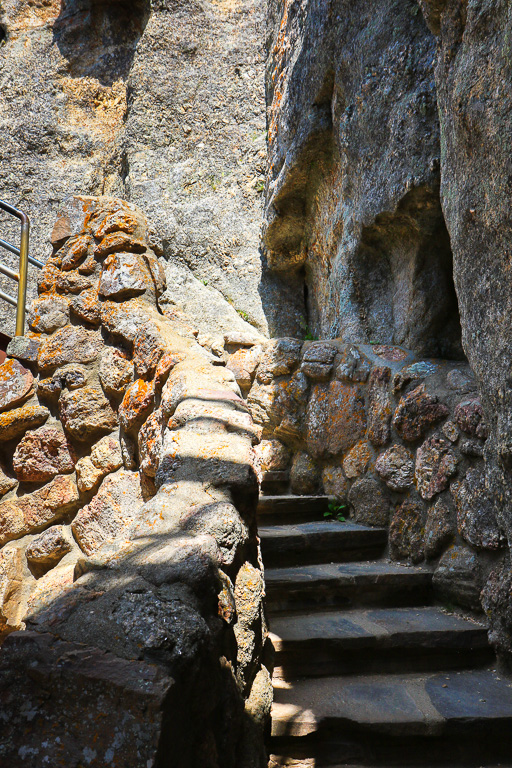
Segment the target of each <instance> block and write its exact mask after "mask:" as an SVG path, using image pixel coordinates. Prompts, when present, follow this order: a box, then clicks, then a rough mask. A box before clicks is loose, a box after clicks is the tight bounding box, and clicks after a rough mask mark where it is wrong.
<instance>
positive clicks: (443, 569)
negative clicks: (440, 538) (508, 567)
mask: <svg viewBox="0 0 512 768" xmlns="http://www.w3.org/2000/svg"><path fill="white" fill-rule="evenodd" d="M432 581H433V584H434V590H435V593H436V595H437V597H438V599H440V600H441V601H445V602H447V603H455V604H456V605H461V606H462V607H463V608H470V609H472V610H475V611H480V610H481V603H480V592H481V589H482V586H483V583H482V582H483V576H482V569H481V566H480V563H479V561H478V558H477V556H476V555H475V553H474V552H471V550H469V549H466V547H451V548H450V549H449V550H448V551H447V552H445V554H444V555H443V556H442V558H441V560H440V561H439V565H438V566H437V568H436V570H435V572H434V576H433V579H432Z"/></svg>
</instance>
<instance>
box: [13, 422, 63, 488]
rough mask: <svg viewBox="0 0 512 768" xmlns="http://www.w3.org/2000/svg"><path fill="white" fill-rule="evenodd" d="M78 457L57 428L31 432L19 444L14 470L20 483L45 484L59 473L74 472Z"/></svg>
mask: <svg viewBox="0 0 512 768" xmlns="http://www.w3.org/2000/svg"><path fill="white" fill-rule="evenodd" d="M75 461H76V456H75V454H74V451H73V447H72V446H71V445H70V443H69V442H68V440H67V438H66V436H65V435H64V434H63V432H61V431H60V430H58V429H56V428H55V427H40V428H39V429H36V430H34V431H30V432H27V434H26V435H25V437H24V438H23V439H22V440H21V442H20V443H19V444H18V446H17V448H16V450H15V452H14V457H13V467H14V471H15V473H16V477H17V478H18V480H20V481H25V482H29V483H44V482H46V481H47V480H51V479H52V477H55V475H58V474H66V473H68V472H73V470H74V468H75Z"/></svg>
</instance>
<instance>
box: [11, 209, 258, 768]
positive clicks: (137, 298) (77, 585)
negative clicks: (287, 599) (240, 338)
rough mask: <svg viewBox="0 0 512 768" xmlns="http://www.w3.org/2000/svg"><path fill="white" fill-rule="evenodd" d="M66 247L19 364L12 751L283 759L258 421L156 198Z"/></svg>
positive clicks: (72, 220) (130, 761)
mask: <svg viewBox="0 0 512 768" xmlns="http://www.w3.org/2000/svg"><path fill="white" fill-rule="evenodd" d="M53 245H54V249H53V255H52V256H51V258H50V259H49V260H48V262H47V264H46V266H45V268H44V269H43V271H42V274H41V276H40V280H39V297H38V299H37V300H36V301H35V302H34V304H33V305H32V308H31V312H30V328H31V331H30V332H29V334H28V335H27V336H25V337H18V338H15V339H14V340H13V341H12V342H11V344H10V345H9V349H8V359H7V360H6V361H5V362H4V363H3V364H2V365H0V444H1V449H0V453H1V456H0V458H1V461H2V470H1V473H0V493H1V494H2V499H1V501H0V585H1V587H0V638H2V639H3V640H4V642H3V645H2V649H1V651H0V689H1V693H0V700H1V704H0V718H1V720H2V739H1V740H0V763H2V764H4V763H5V764H7V763H8V764H9V765H20V764H21V763H20V760H21V761H22V762H23V765H24V766H25V765H26V766H34V767H35V766H37V767H39V766H43V765H46V764H50V763H51V764H55V765H56V764H59V763H60V762H61V759H62V756H65V764H66V766H68V767H69V768H71V766H77V767H78V766H81V765H89V766H98V768H100V766H101V768H103V767H104V766H105V765H119V766H123V768H129V766H133V768H140V766H141V765H144V766H146V765H148V766H154V768H157V766H176V768H185V767H186V766H191V767H192V766H194V767H197V768H199V766H201V768H203V766H211V768H220V766H222V768H225V767H226V766H233V768H235V766H236V767H237V768H240V766H244V767H245V766H247V768H252V767H254V768H263V766H264V765H265V764H266V760H265V754H264V749H263V731H264V728H265V725H266V722H267V719H268V715H269V708H270V702H271V683H270V671H269V669H268V665H269V656H268V649H267V641H266V636H267V631H266V622H265V616H264V610H263V603H262V600H263V594H264V582H263V575H262V565H261V558H260V552H259V544H258V539H257V535H256V534H257V529H256V519H255V508H256V501H257V496H258V482H257V476H256V471H255V459H254V449H253V446H254V445H255V444H256V443H257V442H258V440H259V431H260V430H259V429H258V427H257V426H256V425H255V424H254V423H253V421H252V419H251V416H250V413H249V409H248V407H247V405H246V403H245V402H244V401H243V399H242V398H241V396H240V389H239V387H238V384H237V383H236V380H235V376H234V374H233V373H232V372H231V371H230V370H229V369H228V368H226V367H225V365H223V364H222V360H220V359H219V358H216V357H214V356H213V355H212V354H211V353H210V352H209V351H207V350H205V349H204V348H203V347H202V346H200V345H199V344H198V343H197V342H196V337H197V335H198V331H197V329H195V328H193V327H192V326H191V325H190V323H189V321H188V320H187V318H186V316H185V315H184V314H183V313H181V314H180V313H177V312H176V311H175V310H172V311H171V310H169V313H168V316H167V317H166V316H165V315H164V314H162V312H161V310H160V308H159V298H160V297H161V296H162V295H163V293H164V291H165V290H166V283H165V275H164V272H163V270H162V267H161V264H160V262H159V261H158V259H157V258H156V256H155V253H154V251H153V250H152V248H151V247H150V245H149V242H148V227H147V221H146V219H145V217H144V216H143V215H142V214H141V212H140V210H138V209H137V208H135V207H134V206H133V205H130V204H127V203H125V202H122V201H120V200H117V199H112V198H98V199H96V198H77V199H75V201H74V203H73V205H70V206H69V207H68V212H67V215H66V216H63V217H61V219H60V220H59V222H58V223H57V226H56V227H55V228H54V232H53ZM166 306H168V305H166Z"/></svg>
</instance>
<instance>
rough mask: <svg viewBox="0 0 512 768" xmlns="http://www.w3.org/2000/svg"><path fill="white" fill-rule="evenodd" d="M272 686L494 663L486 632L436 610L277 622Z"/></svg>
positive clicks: (323, 614)
mask: <svg viewBox="0 0 512 768" xmlns="http://www.w3.org/2000/svg"><path fill="white" fill-rule="evenodd" d="M270 629H271V639H272V643H273V645H274V648H275V650H276V668H275V670H274V680H278V679H285V680H292V679H293V678H297V677H308V676H321V675H342V674H355V673H359V672H365V673H372V672H380V671H384V670H385V671H388V672H389V671H403V672H408V671H411V670H414V671H419V670H429V671H430V670H435V669H450V668H452V669H456V668H461V667H469V666H472V665H473V666H475V665H476V666H479V665H484V664H489V663H492V660H493V658H494V654H493V651H492V648H491V646H490V645H489V642H488V639H487V630H486V628H485V627H484V626H482V625H481V624H478V623H476V622H475V621H472V620H470V619H465V618H462V617H460V616H456V615H453V614H448V613H446V612H444V611H443V610H441V609H440V608H437V607H435V606H428V607H420V608H373V609H372V608H370V609H362V608H360V609H357V610H348V611H329V612H321V613H320V612H315V613H311V614H309V613H308V614H299V615H294V616H275V617H274V618H273V620H272V622H271V627H270Z"/></svg>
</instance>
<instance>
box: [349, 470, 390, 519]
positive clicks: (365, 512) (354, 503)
mask: <svg viewBox="0 0 512 768" xmlns="http://www.w3.org/2000/svg"><path fill="white" fill-rule="evenodd" d="M348 500H349V502H350V505H351V507H352V509H353V514H352V515H351V517H352V519H353V520H354V522H356V523H361V524H362V525H376V526H383V527H384V526H386V525H387V524H388V520H389V512H390V507H391V502H390V499H389V496H388V494H387V492H386V489H385V488H384V487H383V485H382V484H381V483H379V482H377V480H374V479H373V478H372V477H362V478H361V479H360V480H356V481H355V483H354V484H353V485H352V487H351V489H350V491H349V494H348Z"/></svg>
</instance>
